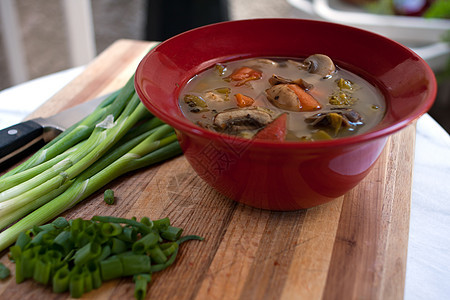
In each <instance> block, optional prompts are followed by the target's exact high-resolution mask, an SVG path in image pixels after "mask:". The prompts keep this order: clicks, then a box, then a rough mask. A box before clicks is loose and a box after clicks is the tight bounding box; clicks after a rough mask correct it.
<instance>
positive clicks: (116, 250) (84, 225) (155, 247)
mask: <svg viewBox="0 0 450 300" xmlns="http://www.w3.org/2000/svg"><path fill="white" fill-rule="evenodd" d="M182 232H183V230H182V229H181V228H178V227H173V226H171V224H170V220H169V219H168V218H164V219H160V220H155V221H151V220H150V219H148V218H143V219H142V220H140V221H137V220H136V219H124V218H116V217H102V216H94V217H93V218H92V219H91V220H83V219H74V220H70V221H67V220H66V219H64V218H62V217H59V218H57V219H56V220H55V221H53V222H52V223H49V224H45V225H42V226H34V227H33V228H32V229H30V230H27V231H23V232H21V233H20V234H19V237H18V239H17V241H16V244H15V245H14V246H12V247H11V248H10V256H11V258H12V260H13V261H14V262H15V265H16V272H15V273H16V282H17V283H21V282H23V281H24V280H26V279H33V280H35V281H37V282H39V283H41V284H44V285H51V286H52V289H53V292H55V293H63V292H66V291H69V292H70V295H71V297H73V298H79V297H81V296H82V295H83V294H84V293H87V292H89V291H91V290H93V289H97V288H99V287H100V286H101V284H102V282H103V281H107V280H111V279H116V278H121V277H131V276H133V281H134V282H135V291H134V296H135V298H136V299H144V298H145V296H146V294H147V285H148V283H149V282H150V280H151V275H152V273H154V272H158V271H162V270H164V269H166V268H167V267H169V266H170V265H172V264H173V263H174V261H175V259H176V256H177V253H178V249H179V246H180V244H181V243H183V242H185V241H188V240H193V239H194V240H202V239H203V238H201V237H199V236H196V235H188V236H184V237H181V234H182Z"/></svg>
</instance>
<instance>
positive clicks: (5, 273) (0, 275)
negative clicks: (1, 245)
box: [0, 262, 11, 279]
mask: <svg viewBox="0 0 450 300" xmlns="http://www.w3.org/2000/svg"><path fill="white" fill-rule="evenodd" d="M10 274H11V271H9V269H8V267H7V266H5V265H4V264H3V263H1V262H0V279H5V278H8V277H9V275H10Z"/></svg>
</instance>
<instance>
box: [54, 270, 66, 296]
mask: <svg viewBox="0 0 450 300" xmlns="http://www.w3.org/2000/svg"><path fill="white" fill-rule="evenodd" d="M69 281H70V272H69V269H68V268H67V267H65V268H60V269H59V270H58V271H56V273H55V275H53V279H52V288H53V292H54V293H64V292H65V291H67V290H68V289H69Z"/></svg>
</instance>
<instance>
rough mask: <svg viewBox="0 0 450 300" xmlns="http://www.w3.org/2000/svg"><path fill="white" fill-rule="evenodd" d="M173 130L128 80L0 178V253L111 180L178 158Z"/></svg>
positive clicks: (178, 152)
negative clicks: (146, 104)
mask: <svg viewBox="0 0 450 300" xmlns="http://www.w3.org/2000/svg"><path fill="white" fill-rule="evenodd" d="M180 153H181V149H180V147H179V144H178V142H177V139H176V135H175V132H174V130H173V128H171V127H170V126H168V125H166V124H164V123H163V122H161V121H160V120H159V119H157V118H155V117H153V116H152V115H151V114H150V113H149V112H148V111H147V109H146V108H145V107H144V105H143V104H142V103H141V102H140V100H139V98H138V96H137V94H136V92H135V90H134V86H133V77H132V78H131V79H130V80H129V81H128V83H127V84H126V85H125V86H124V87H123V88H122V89H121V90H119V91H118V92H116V93H114V94H112V95H111V96H110V97H108V99H106V100H105V101H104V102H103V103H101V104H100V105H99V107H98V108H97V109H96V110H95V111H94V112H93V113H92V114H91V115H89V116H88V117H86V118H85V119H84V120H82V121H81V122H80V123H78V124H76V125H75V126H73V128H71V129H69V130H68V131H66V132H64V133H63V134H61V135H60V136H59V137H57V139H55V140H54V141H52V142H51V143H49V144H47V145H46V146H45V147H44V148H43V149H41V150H40V151H38V152H37V153H36V154H35V155H33V156H32V157H31V158H30V159H29V160H28V161H26V162H25V163H23V164H22V165H20V166H18V167H17V168H15V169H13V170H12V171H10V172H8V173H6V174H5V175H4V176H2V177H0V230H2V229H5V228H6V227H7V226H9V225H10V224H12V223H14V222H16V223H15V224H13V225H12V226H10V227H9V228H7V229H5V230H4V231H3V232H1V233H0V251H1V250H3V249H5V248H6V247H8V245H10V244H11V243H13V242H14V241H15V239H16V238H17V236H18V234H19V233H20V232H21V231H24V230H27V229H29V228H32V227H33V226H35V225H39V224H43V223H45V222H47V221H49V220H51V219H53V218H55V217H56V216H58V215H59V214H61V213H62V212H64V211H65V210H67V209H69V208H71V207H73V206H74V205H76V204H77V203H79V202H80V201H82V200H84V199H85V198H86V197H88V196H89V195H91V194H92V193H94V192H95V191H97V190H98V189H100V188H101V187H103V186H104V185H106V184H107V183H109V182H110V181H112V180H114V179H115V178H117V177H119V176H121V175H123V174H125V173H127V172H130V171H132V170H136V169H139V168H143V167H147V166H150V165H152V164H155V163H158V162H161V161H164V160H167V159H169V158H171V157H174V156H176V155H179V154H180Z"/></svg>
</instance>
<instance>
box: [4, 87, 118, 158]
mask: <svg viewBox="0 0 450 300" xmlns="http://www.w3.org/2000/svg"><path fill="white" fill-rule="evenodd" d="M111 94H112V93H109V94H106V95H103V96H100V97H98V98H95V99H92V100H89V101H87V102H84V103H81V104H79V105H76V106H74V107H71V108H69V109H66V110H64V111H62V112H59V113H57V114H55V115H53V116H50V117H47V118H35V119H31V120H28V121H24V122H21V123H18V124H15V125H12V126H10V127H7V128H5V129H2V130H0V165H2V164H4V163H5V162H7V161H8V162H10V161H11V160H12V159H13V158H15V157H18V156H20V154H21V153H24V152H26V151H27V150H29V149H34V148H36V147H37V146H38V145H43V143H47V142H49V141H51V140H52V139H54V138H55V137H57V136H58V135H59V134H60V133H61V132H63V131H64V130H66V129H67V128H69V127H70V126H72V125H73V124H75V123H77V122H78V121H81V120H82V119H83V118H84V117H86V116H88V115H89V114H90V113H92V112H93V111H94V110H95V108H96V107H97V106H98V105H99V104H100V103H101V102H102V101H103V100H105V99H106V98H108V96H110V95H111Z"/></svg>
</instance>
